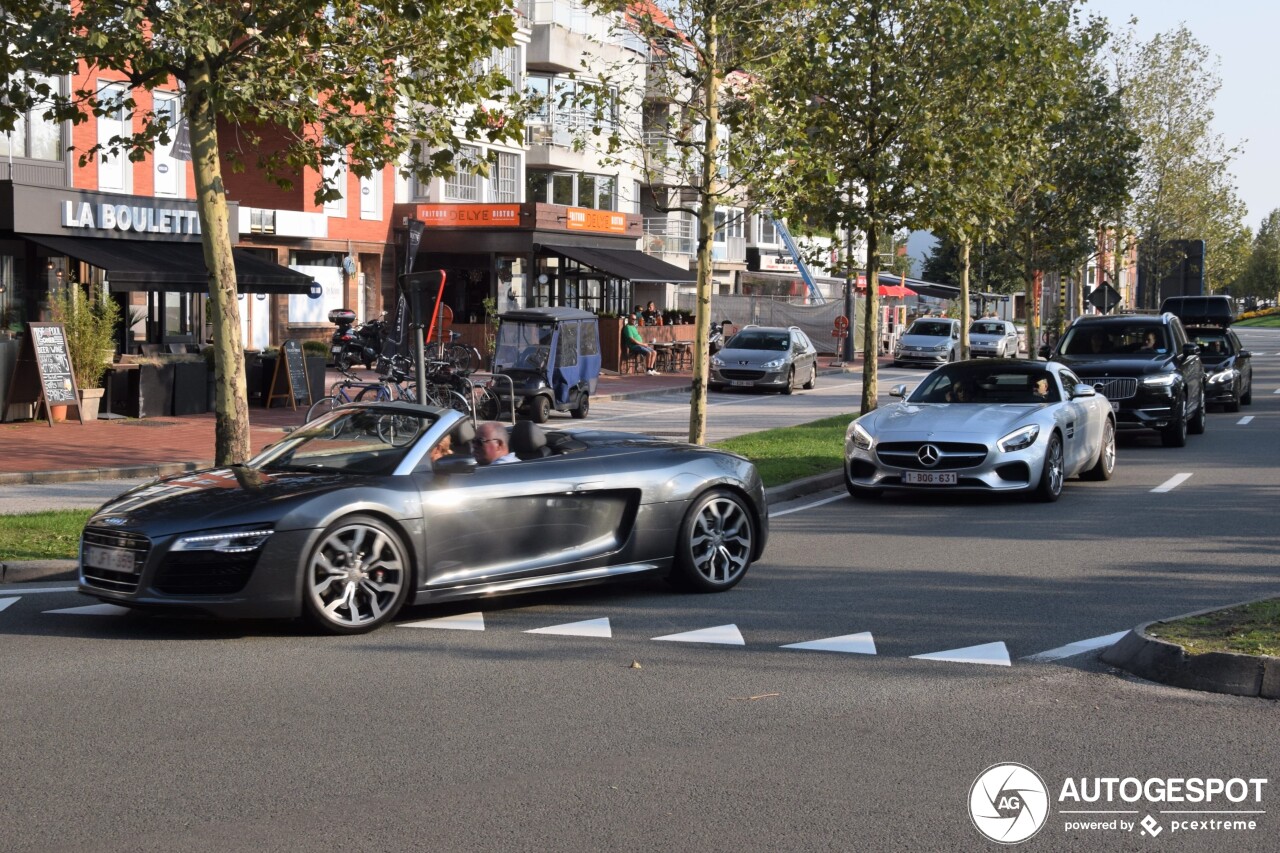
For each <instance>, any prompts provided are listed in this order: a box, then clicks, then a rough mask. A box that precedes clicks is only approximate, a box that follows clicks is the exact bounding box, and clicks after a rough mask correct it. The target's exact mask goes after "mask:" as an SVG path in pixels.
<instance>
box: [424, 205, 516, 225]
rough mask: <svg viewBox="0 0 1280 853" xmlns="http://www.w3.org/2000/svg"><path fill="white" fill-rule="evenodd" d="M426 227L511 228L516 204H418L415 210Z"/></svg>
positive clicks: (514, 219)
mask: <svg viewBox="0 0 1280 853" xmlns="http://www.w3.org/2000/svg"><path fill="white" fill-rule="evenodd" d="M415 215H416V216H417V218H418V219H420V220H422V223H423V224H424V225H426V226H427V227H428V228H513V227H515V226H517V225H519V224H520V205H518V204H420V205H418V207H417V210H416V211H415Z"/></svg>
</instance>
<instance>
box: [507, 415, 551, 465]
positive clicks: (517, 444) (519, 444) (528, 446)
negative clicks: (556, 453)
mask: <svg viewBox="0 0 1280 853" xmlns="http://www.w3.org/2000/svg"><path fill="white" fill-rule="evenodd" d="M511 451H512V452H513V453H515V455H516V456H519V457H520V458H521V459H523V460H526V461H527V460H529V459H541V458H542V457H543V456H550V455H551V448H550V447H547V434H546V433H545V432H543V430H542V427H540V426H538V425H537V424H535V423H534V422H533V421H517V422H516V425H515V426H513V427H512V428H511Z"/></svg>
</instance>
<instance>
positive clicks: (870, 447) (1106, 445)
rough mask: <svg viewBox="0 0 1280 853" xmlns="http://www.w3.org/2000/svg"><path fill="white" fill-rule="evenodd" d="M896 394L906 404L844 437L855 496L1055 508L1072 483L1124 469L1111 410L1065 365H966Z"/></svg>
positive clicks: (858, 423) (857, 424)
mask: <svg viewBox="0 0 1280 853" xmlns="http://www.w3.org/2000/svg"><path fill="white" fill-rule="evenodd" d="M890 394H891V395H892V396H895V397H901V398H903V399H902V401H901V402H898V403H891V404H890V405H887V406H882V407H880V408H878V409H875V410H874V411H871V412H868V413H867V414H865V415H863V416H862V417H860V418H857V419H856V420H854V421H853V422H852V423H850V424H849V428H848V429H847V430H846V432H845V442H844V444H845V471H844V476H845V486H846V487H847V488H848V490H849V493H850V494H851V495H853V496H854V497H856V498H865V497H874V496H876V495H879V494H880V493H881V492H882V491H883V490H884V489H903V490H912V491H922V492H924V491H927V492H950V491H954V492H1027V493H1031V494H1033V495H1034V496H1035V497H1037V498H1038V499H1040V500H1044V501H1054V500H1057V499H1058V496H1059V495H1060V494H1061V493H1062V484H1063V481H1064V480H1065V479H1066V478H1068V477H1074V476H1077V475H1079V476H1082V477H1085V478H1089V479H1095V480H1108V479H1110V478H1111V474H1112V471H1114V470H1115V464H1116V423H1115V415H1114V414H1113V412H1112V407H1111V404H1110V403H1109V402H1108V401H1107V398H1106V397H1103V396H1102V395H1101V394H1098V393H1097V392H1096V391H1095V390H1094V389H1093V388H1092V387H1091V386H1089V385H1085V384H1083V383H1081V381H1080V380H1079V378H1077V377H1076V375H1075V374H1074V373H1072V372H1071V370H1070V369H1068V368H1067V367H1066V366H1064V365H1061V364H1057V363H1055V362H1044V361H1031V360H1026V359H1018V360H1003V361H989V360H983V361H978V360H970V361H961V362H956V363H955V364H950V365H947V366H945V367H940V368H938V369H937V370H935V371H933V372H932V373H930V374H929V375H928V376H926V377H925V379H924V381H923V382H921V383H920V384H919V385H918V386H916V388H915V390H913V391H911V392H910V393H909V394H908V393H907V386H905V385H899V386H896V387H895V388H894V389H893V390H892V391H890Z"/></svg>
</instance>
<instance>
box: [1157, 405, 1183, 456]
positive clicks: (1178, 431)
mask: <svg viewBox="0 0 1280 853" xmlns="http://www.w3.org/2000/svg"><path fill="white" fill-rule="evenodd" d="M1160 443H1161V444H1163V445H1164V446H1165V447H1186V446H1187V401H1186V400H1185V399H1183V400H1182V401H1181V402H1180V404H1179V406H1178V417H1177V419H1176V420H1174V422H1173V423H1171V424H1169V425H1168V426H1167V427H1165V428H1164V431H1163V432H1161V433H1160Z"/></svg>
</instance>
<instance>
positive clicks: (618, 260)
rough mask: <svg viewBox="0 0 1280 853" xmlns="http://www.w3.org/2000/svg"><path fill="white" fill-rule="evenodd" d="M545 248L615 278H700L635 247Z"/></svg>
mask: <svg viewBox="0 0 1280 853" xmlns="http://www.w3.org/2000/svg"><path fill="white" fill-rule="evenodd" d="M542 248H544V249H546V250H547V251H549V252H554V253H555V254H557V255H559V256H560V257H562V258H568V259H569V260H571V261H577V262H578V263H580V264H584V265H585V266H589V267H591V268H592V269H594V270H599V271H600V272H602V273H605V274H607V275H609V276H612V277H614V278H621V279H626V280H627V281H631V282H641V283H648V282H664V283H672V284H675V283H684V282H693V281H697V280H698V279H697V276H696V275H695V274H694V273H693V271H691V270H686V269H681V268H680V267H678V266H676V265H674V264H669V263H667V262H666V261H661V260H658V259H657V258H655V257H653V256H652V255H646V254H645V253H644V252H641V251H637V250H636V249H588V248H585V247H582V246H551V245H547V244H543V246H542Z"/></svg>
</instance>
